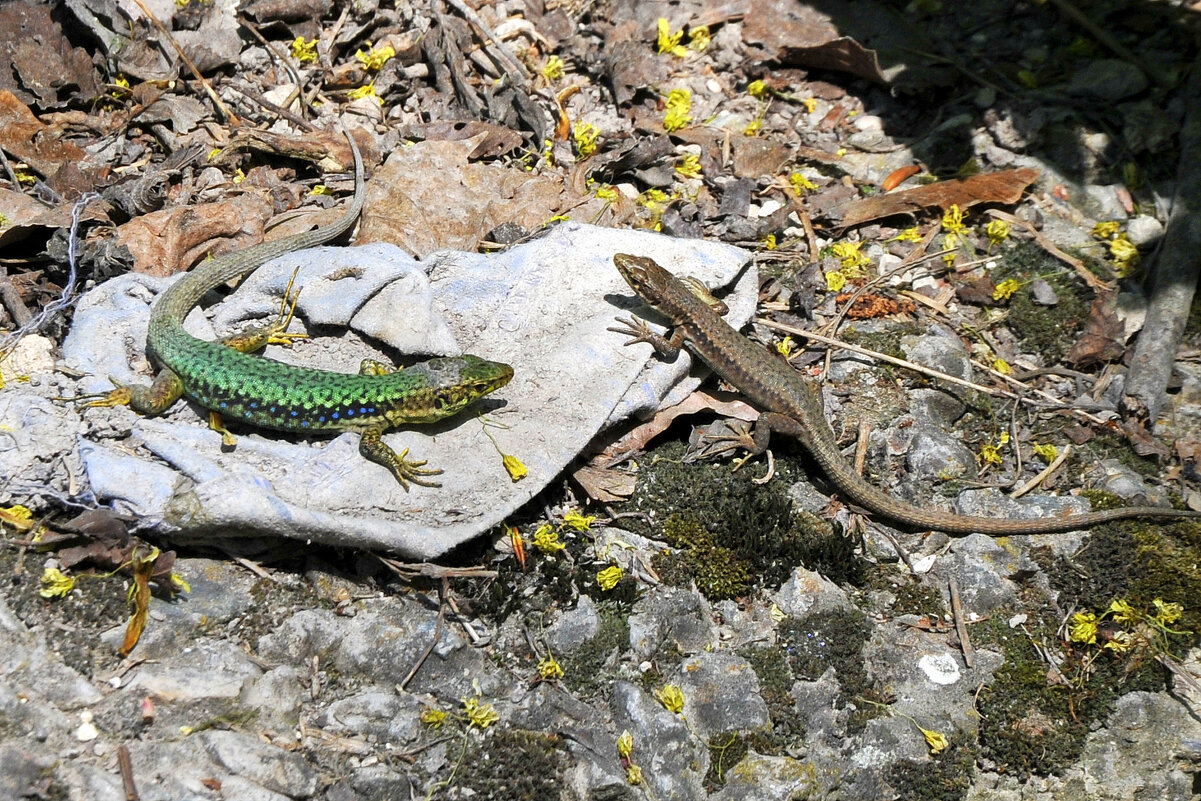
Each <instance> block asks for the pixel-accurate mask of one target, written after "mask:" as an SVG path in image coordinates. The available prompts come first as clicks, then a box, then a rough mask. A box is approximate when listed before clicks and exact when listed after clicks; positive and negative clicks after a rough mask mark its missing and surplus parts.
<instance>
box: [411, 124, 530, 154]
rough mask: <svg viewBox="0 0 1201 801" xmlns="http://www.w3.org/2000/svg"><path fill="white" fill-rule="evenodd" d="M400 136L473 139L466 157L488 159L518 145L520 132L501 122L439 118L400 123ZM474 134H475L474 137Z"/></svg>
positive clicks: (447, 139)
mask: <svg viewBox="0 0 1201 801" xmlns="http://www.w3.org/2000/svg"><path fill="white" fill-rule="evenodd" d="M400 135H401V136H403V137H405V138H406V139H420V140H438V141H450V142H458V141H461V140H463V139H475V140H476V145H475V150H472V151H471V153H470V154H468V156H467V158H468V159H471V160H472V161H474V160H476V159H490V158H496V157H497V156H503V155H504V154H505V153H508V152H509V151H510V150H512V149H513V148H515V147H519V146H520V145H521V142H522V139H521V134H519V133H517V131H514V130H513V129H512V128H506V127H505V126H503V125H494V124H493V123H490V122H478V121H475V120H443V121H439V122H429V123H414V124H411V125H405V126H402V127H401V129H400ZM476 137H479V138H478V139H477V138H476Z"/></svg>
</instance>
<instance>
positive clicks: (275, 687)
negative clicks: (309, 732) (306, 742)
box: [239, 665, 308, 732]
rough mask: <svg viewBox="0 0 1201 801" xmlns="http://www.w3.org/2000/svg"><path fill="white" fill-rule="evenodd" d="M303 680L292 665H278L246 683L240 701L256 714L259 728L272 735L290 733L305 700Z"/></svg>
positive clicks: (298, 671)
mask: <svg viewBox="0 0 1201 801" xmlns="http://www.w3.org/2000/svg"><path fill="white" fill-rule="evenodd" d="M306 678H307V676H306V674H304V673H301V671H300V670H298V669H297V668H295V667H293V666H292V665H280V666H279V667H277V668H272V669H271V670H268V671H267V672H266V673H264V674H263V675H262V676H259V677H258V678H257V679H254V680H252V681H249V682H247V683H246V684H245V685H244V686H243V688H242V695H241V697H240V698H239V701H240V702H241V704H242V706H244V707H246V708H248V709H257V710H258V711H259V717H258V724H259V726H261V727H263V728H266V729H269V730H273V731H275V732H285V731H291V730H293V729H295V728H296V726H297V725H298V724H299V723H300V706H301V704H302V703H303V702H304V700H305V698H307V697H308V692H307V681H306Z"/></svg>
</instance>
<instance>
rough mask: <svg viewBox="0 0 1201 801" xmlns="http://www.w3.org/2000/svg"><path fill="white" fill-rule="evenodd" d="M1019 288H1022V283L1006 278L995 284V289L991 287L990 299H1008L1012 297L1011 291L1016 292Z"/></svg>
mask: <svg viewBox="0 0 1201 801" xmlns="http://www.w3.org/2000/svg"><path fill="white" fill-rule="evenodd" d="M1021 288H1022V285H1021V284H1019V283H1018V282H1017V281H1015V280H1014V279H1012V278H1006V279H1005V280H1004V281H1002V282H1001V283H999V284H997V286H996V288H995V289H993V291H992V299H993V300H1009V299H1010V298H1011V297H1013V293H1014V292H1017V291H1018V290H1019V289H1021Z"/></svg>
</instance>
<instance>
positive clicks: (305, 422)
mask: <svg viewBox="0 0 1201 801" xmlns="http://www.w3.org/2000/svg"><path fill="white" fill-rule="evenodd" d="M300 425H301V426H303V427H305V428H308V425H309V421H308V420H301V421H300Z"/></svg>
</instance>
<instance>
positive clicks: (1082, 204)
mask: <svg viewBox="0 0 1201 801" xmlns="http://www.w3.org/2000/svg"><path fill="white" fill-rule="evenodd" d="M1075 198H1076V203H1077V205H1078V206H1079V208H1080V211H1081V212H1083V213H1084V214H1086V215H1087V216H1089V217H1092V218H1093V219H1094V220H1124V219H1126V217H1127V216H1128V215H1127V214H1126V207H1125V206H1124V205H1122V201H1121V199H1120V198H1119V197H1118V192H1117V187H1114V186H1107V185H1102V184H1086V185H1085V186H1082V187H1081V188H1080V192H1079V193H1078V194H1076V195H1075ZM1073 227H1074V228H1077V229H1078V228H1080V226H1073Z"/></svg>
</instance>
